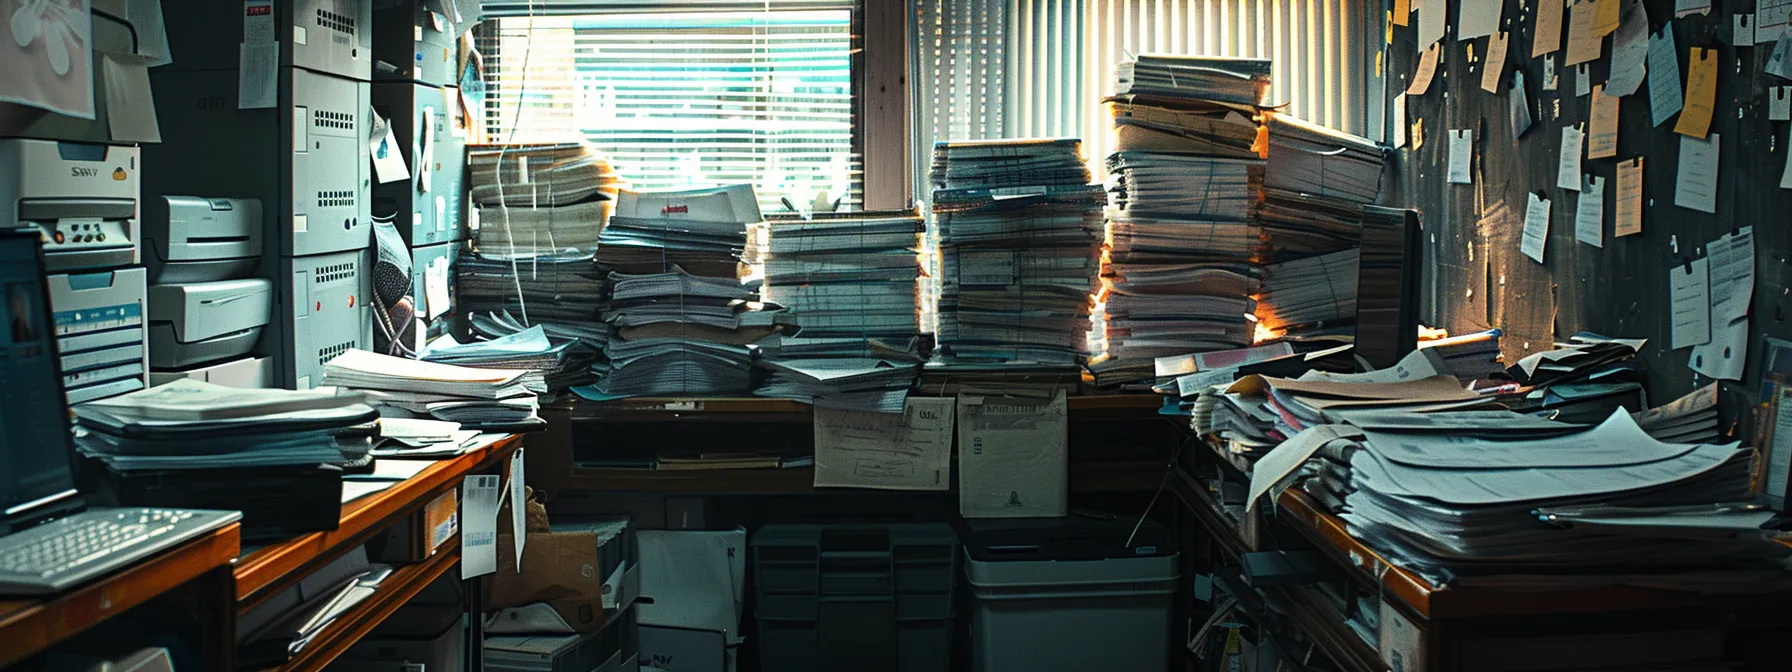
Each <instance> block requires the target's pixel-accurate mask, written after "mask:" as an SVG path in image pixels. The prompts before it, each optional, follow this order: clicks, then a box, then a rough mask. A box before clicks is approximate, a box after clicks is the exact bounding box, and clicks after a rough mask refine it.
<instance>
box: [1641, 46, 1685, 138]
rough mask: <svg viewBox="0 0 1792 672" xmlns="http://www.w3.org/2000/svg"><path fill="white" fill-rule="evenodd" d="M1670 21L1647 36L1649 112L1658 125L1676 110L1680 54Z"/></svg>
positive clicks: (1652, 121) (1679, 100)
mask: <svg viewBox="0 0 1792 672" xmlns="http://www.w3.org/2000/svg"><path fill="white" fill-rule="evenodd" d="M1674 49H1675V47H1674V24H1672V23H1669V24H1667V25H1665V26H1662V28H1661V32H1660V33H1656V34H1653V35H1650V36H1649V116H1650V118H1651V123H1650V125H1651V126H1660V125H1661V124H1662V122H1665V121H1667V120H1669V119H1672V118H1673V117H1674V115H1675V114H1678V113H1679V112H1680V107H1681V105H1683V104H1684V103H1683V102H1682V99H1681V97H1680V57H1679V56H1677V55H1675V52H1674Z"/></svg>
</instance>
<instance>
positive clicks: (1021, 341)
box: [933, 139, 1102, 366]
mask: <svg viewBox="0 0 1792 672" xmlns="http://www.w3.org/2000/svg"><path fill="white" fill-rule="evenodd" d="M1080 146H1081V142H1080V141H1078V140H1075V139H1060V140H1003V141H989V142H942V143H938V144H937V145H935V146H934V159H933V185H934V188H935V189H934V192H933V225H934V226H935V227H936V228H937V229H938V234H939V241H940V260H941V275H942V278H941V288H940V298H939V333H938V345H939V352H938V353H937V354H938V355H940V357H941V359H942V361H947V362H952V363H964V364H989V363H1021V365H1022V366H1028V365H1034V364H1046V365H1053V364H1057V365H1064V364H1075V363H1078V362H1079V361H1080V360H1081V359H1082V358H1083V357H1084V356H1085V355H1086V354H1087V352H1088V338H1087V335H1088V331H1089V311H1090V308H1091V300H1090V296H1091V294H1092V292H1093V289H1094V286H1093V284H1094V280H1095V275H1096V271H1097V260H1096V254H1097V247H1098V244H1099V237H1100V227H1101V217H1100V212H1101V201H1102V190H1101V188H1100V187H1099V186H1098V185H1091V184H1088V181H1089V173H1088V169H1087V168H1086V167H1085V166H1084V165H1083V162H1082V158H1081V156H1080V149H1079V148H1080Z"/></svg>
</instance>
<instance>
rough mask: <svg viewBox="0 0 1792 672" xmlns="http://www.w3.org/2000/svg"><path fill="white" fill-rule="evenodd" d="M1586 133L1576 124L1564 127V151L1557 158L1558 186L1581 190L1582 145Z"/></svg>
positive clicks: (1570, 189)
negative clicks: (1575, 125)
mask: <svg viewBox="0 0 1792 672" xmlns="http://www.w3.org/2000/svg"><path fill="white" fill-rule="evenodd" d="M1584 137H1585V134H1583V133H1582V132H1581V130H1580V129H1579V128H1577V127H1574V126H1563V127H1562V153H1561V154H1560V155H1559V156H1558V157H1557V159H1556V186H1557V187H1561V188H1563V189H1567V190H1569V191H1580V147H1581V141H1582V140H1583V139H1584Z"/></svg>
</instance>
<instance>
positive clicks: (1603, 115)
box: [1587, 86, 1618, 159]
mask: <svg viewBox="0 0 1792 672" xmlns="http://www.w3.org/2000/svg"><path fill="white" fill-rule="evenodd" d="M1591 102H1592V112H1591V115H1592V120H1591V121H1590V122H1588V124H1587V126H1588V127H1589V128H1588V132H1589V133H1590V134H1591V135H1590V137H1588V138H1587V158H1589V159H1608V158H1611V157H1614V156H1617V155H1618V99H1617V98H1616V97H1615V96H1608V95H1605V87H1603V86H1595V87H1593V99H1592V101H1591Z"/></svg>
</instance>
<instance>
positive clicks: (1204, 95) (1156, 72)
mask: <svg viewBox="0 0 1792 672" xmlns="http://www.w3.org/2000/svg"><path fill="white" fill-rule="evenodd" d="M1115 72H1116V73H1117V74H1118V75H1119V79H1120V81H1119V85H1118V86H1117V87H1116V88H1115V89H1114V91H1115V92H1116V93H1119V94H1120V95H1129V94H1145V95H1159V96H1169V97H1174V98H1200V99H1204V100H1212V101H1216V102H1221V103H1237V104H1242V105H1256V106H1266V105H1269V102H1270V101H1269V72H1270V61H1269V60H1267V59H1260V58H1219V57H1211V56H1170V55H1165V54H1141V55H1139V56H1138V57H1136V58H1133V59H1130V60H1126V61H1122V62H1121V63H1120V66H1119V67H1118V68H1117V69H1116V70H1115Z"/></svg>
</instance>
